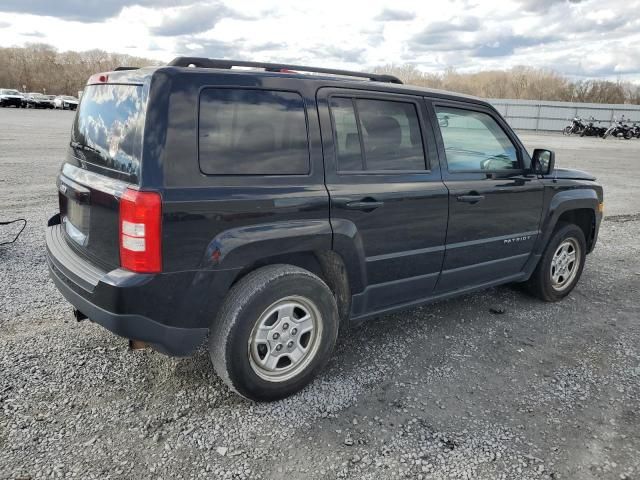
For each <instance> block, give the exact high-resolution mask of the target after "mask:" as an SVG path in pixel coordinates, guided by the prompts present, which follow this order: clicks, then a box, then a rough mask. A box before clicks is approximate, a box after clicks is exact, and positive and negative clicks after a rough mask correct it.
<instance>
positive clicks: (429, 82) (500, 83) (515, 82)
mask: <svg viewBox="0 0 640 480" xmlns="http://www.w3.org/2000/svg"><path fill="white" fill-rule="evenodd" d="M375 70H376V71H377V72H381V73H389V74H393V75H396V76H397V77H399V78H401V79H402V80H403V81H404V82H405V83H408V84H412V85H418V86H424V87H430V88H441V89H444V90H450V91H453V92H460V93H468V94H471V95H476V96H480V97H487V98H515V99H527V100H557V101H576V102H592V103H633V104H640V85H636V84H633V83H628V82H627V83H622V82H620V81H618V82H611V81H608V80H578V81H571V80H569V79H568V78H566V77H563V76H562V75H561V74H559V73H558V72H555V71H553V70H549V69H539V68H532V67H526V66H517V67H514V68H511V69H510V70H489V71H484V72H477V73H460V72H458V71H456V70H455V69H453V68H447V69H445V71H444V72H443V73H441V74H433V73H425V72H421V71H420V70H419V69H417V68H416V67H415V66H413V65H385V66H382V67H378V68H376V69H375Z"/></svg>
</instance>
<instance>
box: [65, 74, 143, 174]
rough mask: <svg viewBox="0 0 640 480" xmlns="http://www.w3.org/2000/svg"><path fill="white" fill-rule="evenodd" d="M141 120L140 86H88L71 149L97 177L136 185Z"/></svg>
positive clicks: (72, 136) (141, 98) (140, 145)
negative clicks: (100, 175) (101, 175)
mask: <svg viewBox="0 0 640 480" xmlns="http://www.w3.org/2000/svg"><path fill="white" fill-rule="evenodd" d="M144 116H145V108H144V103H143V91H142V86H140V85H113V84H105V85H91V86H88V87H87V88H85V90H84V93H83V95H82V102H80V107H79V109H78V114H77V115H76V118H75V120H74V122H73V128H72V132H71V147H72V148H73V150H74V153H75V154H76V156H77V157H80V158H81V159H82V160H84V161H85V162H87V163H88V164H89V165H90V166H91V167H94V168H93V169H95V170H97V171H98V172H99V173H102V174H103V175H107V176H111V177H117V178H122V177H124V179H126V180H128V181H131V182H138V179H139V176H140V159H141V153H142V131H143V128H144Z"/></svg>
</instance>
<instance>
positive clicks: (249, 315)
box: [209, 265, 339, 401]
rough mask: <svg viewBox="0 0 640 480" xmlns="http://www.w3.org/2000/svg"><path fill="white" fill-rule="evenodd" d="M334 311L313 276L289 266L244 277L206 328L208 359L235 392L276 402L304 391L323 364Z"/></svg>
mask: <svg viewBox="0 0 640 480" xmlns="http://www.w3.org/2000/svg"><path fill="white" fill-rule="evenodd" d="M338 326H339V320H338V307H337V305H336V301H335V298H334V296H333V293H332V292H331V290H330V289H329V287H328V286H327V285H326V284H325V283H324V282H323V281H322V280H321V279H320V278H318V277H317V276H316V275H314V274H313V273H311V272H308V271H307V270H303V269H301V268H298V267H295V266H292V265H270V266H266V267H263V268H260V269H258V270H255V271H254V272H251V273H249V274H248V275H247V276H246V277H244V278H243V279H242V280H240V281H239V282H238V283H237V284H236V285H235V286H233V288H232V289H231V291H230V292H229V293H228V295H227V298H226V299H225V301H224V303H223V305H222V307H221V308H220V311H219V313H218V315H217V318H216V320H215V321H214V323H213V325H212V327H211V333H210V336H209V355H210V357H211V362H212V364H213V367H214V369H215V371H216V373H217V374H218V375H219V376H220V377H221V378H222V380H223V381H224V382H225V383H226V384H227V385H228V386H229V387H230V388H231V389H232V390H234V391H235V392H237V393H239V394H240V395H242V396H243V397H246V398H249V399H252V400H258V401H272V400H278V399H281V398H284V397H287V396H289V395H292V394H293V393H295V392H297V391H299V390H301V389H302V388H304V387H305V386H306V385H307V384H308V383H309V382H310V381H311V380H312V379H313V378H314V377H315V375H316V374H317V373H318V372H319V371H320V370H322V368H323V367H324V366H325V365H326V363H327V362H328V360H329V358H330V356H331V353H332V351H333V347H334V345H335V343H336V338H337V335H338Z"/></svg>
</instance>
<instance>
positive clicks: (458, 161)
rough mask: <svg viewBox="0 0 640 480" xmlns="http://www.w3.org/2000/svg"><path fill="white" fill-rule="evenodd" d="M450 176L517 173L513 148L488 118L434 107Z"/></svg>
mask: <svg viewBox="0 0 640 480" xmlns="http://www.w3.org/2000/svg"><path fill="white" fill-rule="evenodd" d="M435 109H436V116H437V118H438V125H439V128H440V132H441V134H442V141H443V142H444V148H445V152H446V155H447V165H448V167H449V171H450V172H456V171H469V170H473V171H478V170H517V169H519V168H520V165H519V163H518V155H517V151H516V147H515V146H514V145H513V143H512V142H511V140H510V139H509V137H508V136H507V134H506V133H505V132H504V130H502V128H501V127H500V125H498V123H497V122H496V121H495V120H494V119H493V117H491V116H490V115H488V114H486V113H482V112H476V111H473V110H464V109H461V108H451V107H442V106H436V107H435Z"/></svg>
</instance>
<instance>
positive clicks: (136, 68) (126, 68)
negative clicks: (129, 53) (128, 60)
mask: <svg viewBox="0 0 640 480" xmlns="http://www.w3.org/2000/svg"><path fill="white" fill-rule="evenodd" d="M139 69H140V67H116V68H115V69H114V70H113V71H114V72H120V71H122V70H139Z"/></svg>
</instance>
